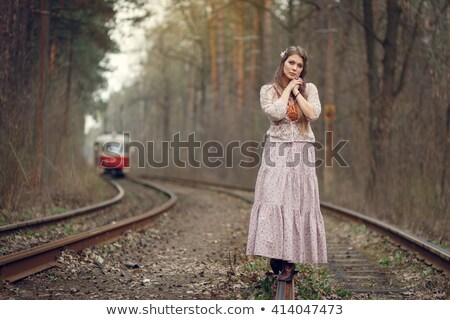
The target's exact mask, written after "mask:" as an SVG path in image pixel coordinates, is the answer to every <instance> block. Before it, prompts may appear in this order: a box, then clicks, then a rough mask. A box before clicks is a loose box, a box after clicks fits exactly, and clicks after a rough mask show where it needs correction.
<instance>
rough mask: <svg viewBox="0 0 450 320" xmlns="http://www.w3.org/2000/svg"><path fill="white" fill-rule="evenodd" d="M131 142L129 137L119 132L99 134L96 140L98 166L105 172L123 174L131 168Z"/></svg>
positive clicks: (95, 152) (95, 148)
mask: <svg viewBox="0 0 450 320" xmlns="http://www.w3.org/2000/svg"><path fill="white" fill-rule="evenodd" d="M129 142H130V141H129V137H128V136H126V135H124V134H123V133H119V132H112V133H105V134H102V135H100V136H98V137H97V138H96V139H95V142H94V157H95V165H96V167H97V168H100V169H103V170H104V173H105V174H111V175H113V176H123V174H124V173H125V172H126V171H128V169H129V168H130V154H129Z"/></svg>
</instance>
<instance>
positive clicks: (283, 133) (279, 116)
mask: <svg viewBox="0 0 450 320" xmlns="http://www.w3.org/2000/svg"><path fill="white" fill-rule="evenodd" d="M306 93H307V95H308V102H309V103H311V104H312V106H313V111H314V117H313V118H306V120H307V121H308V130H307V132H306V134H304V135H302V134H301V133H300V123H299V122H298V121H291V120H290V119H289V118H288V117H287V115H286V114H287V109H288V106H287V104H286V103H284V102H282V101H281V100H280V99H278V96H277V92H276V91H275V88H274V86H273V84H266V85H264V86H262V87H261V91H260V100H261V108H262V109H263V111H264V112H265V113H266V115H267V117H268V118H269V120H270V128H269V130H267V136H268V138H269V141H273V142H282V141H288V142H291V141H310V142H314V141H315V140H316V138H315V137H314V133H313V132H312V129H311V126H310V122H311V121H315V120H317V119H318V118H319V115H320V112H321V110H322V108H321V105H320V100H319V93H318V91H317V88H316V86H315V85H314V84H313V83H307V84H306ZM280 120H281V121H280Z"/></svg>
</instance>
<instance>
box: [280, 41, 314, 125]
mask: <svg viewBox="0 0 450 320" xmlns="http://www.w3.org/2000/svg"><path fill="white" fill-rule="evenodd" d="M282 53H283V54H282V55H281V60H280V64H279V65H278V69H277V71H276V72H275V78H274V81H275V83H276V84H277V85H278V86H279V87H280V88H283V82H282V79H283V76H284V74H283V69H284V63H285V62H286V60H287V59H288V58H289V57H290V56H292V55H294V54H296V55H298V56H300V57H301V58H302V59H303V70H302V72H301V73H300V78H301V79H302V80H303V84H302V85H301V86H300V88H299V91H300V94H301V95H302V96H303V97H304V98H305V99H308V95H307V94H306V81H305V76H306V73H307V72H308V54H307V52H306V50H305V49H304V48H302V47H300V46H290V47H288V48H286V50H285V51H283V52H282ZM291 95H292V96H293V93H292V92H291ZM294 101H295V107H296V109H297V112H298V117H299V122H300V132H301V133H306V132H307V130H308V122H307V121H306V118H305V115H304V114H303V112H302V110H301V109H300V106H299V105H298V103H297V101H296V99H294Z"/></svg>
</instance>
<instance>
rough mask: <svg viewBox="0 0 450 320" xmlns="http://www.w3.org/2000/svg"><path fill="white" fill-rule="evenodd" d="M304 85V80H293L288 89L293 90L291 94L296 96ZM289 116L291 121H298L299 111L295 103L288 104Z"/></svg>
mask: <svg viewBox="0 0 450 320" xmlns="http://www.w3.org/2000/svg"><path fill="white" fill-rule="evenodd" d="M302 83H303V79H301V78H298V79H292V80H291V82H289V84H288V88H289V89H290V90H291V92H293V93H294V95H296V94H298V91H299V88H300V85H301V84H302ZM287 116H288V118H289V119H290V120H291V121H297V120H298V111H297V108H296V107H295V102H294V103H292V104H291V103H288V112H287Z"/></svg>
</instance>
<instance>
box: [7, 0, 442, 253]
mask: <svg viewBox="0 0 450 320" xmlns="http://www.w3.org/2000/svg"><path fill="white" fill-rule="evenodd" d="M149 2H151V1H144V0H93V1H86V0H74V1H67V0H54V1H51V0H40V1H38V0H5V1H2V4H1V8H0V28H1V31H2V32H1V33H0V54H1V55H0V59H1V60H0V65H1V68H0V135H1V137H2V140H3V143H2V152H1V156H0V161H1V165H2V171H1V180H0V197H1V200H0V203H1V208H0V209H1V216H0V221H2V220H4V221H8V220H11V219H13V218H14V214H15V213H16V212H18V211H20V209H19V208H21V206H22V205H21V203H22V202H21V201H23V199H24V198H25V197H27V195H28V193H29V192H30V191H29V190H35V192H37V193H38V194H41V195H42V194H45V195H46V196H44V197H42V201H51V199H52V197H53V196H54V195H55V192H56V191H55V190H58V186H61V185H67V184H68V185H69V187H65V189H64V190H65V192H66V193H67V194H70V193H71V187H70V181H72V182H73V185H75V184H77V185H78V188H83V183H89V182H91V181H92V180H90V179H84V180H83V179H82V177H84V174H85V172H86V171H87V170H88V169H87V167H88V166H87V164H88V163H89V161H90V160H91V159H88V158H86V157H84V156H83V149H84V148H85V145H87V147H88V148H89V146H90V144H91V142H92V139H93V137H95V136H96V135H98V134H99V133H101V132H103V131H120V132H128V133H129V134H130V137H131V139H132V140H134V141H140V142H142V143H143V144H145V143H146V142H148V141H150V142H153V145H154V149H153V150H152V152H150V153H154V154H152V155H153V156H154V157H155V158H156V159H159V158H161V156H162V154H163V153H164V152H165V151H166V150H164V144H162V142H163V141H173V139H174V137H175V136H176V135H177V134H178V135H179V137H180V138H181V140H184V141H186V140H188V136H189V135H190V134H191V133H194V134H195V140H196V141H199V142H200V143H201V144H206V143H208V142H218V143H219V144H220V145H222V146H226V145H229V144H231V143H236V144H241V145H242V144H243V143H244V142H250V145H252V146H253V147H254V150H255V152H257V153H258V154H260V153H261V151H262V148H261V142H262V141H263V140H264V134H265V132H266V130H267V129H268V126H269V122H268V120H267V117H266V116H265V115H264V113H263V112H262V110H261V107H260V101H259V90H260V88H261V86H262V85H263V84H266V83H270V82H272V81H273V79H274V72H275V70H276V68H277V66H278V64H279V61H280V52H282V51H283V50H285V49H286V48H287V47H288V46H290V45H299V46H302V47H303V48H305V49H306V50H307V52H308V73H307V76H306V80H307V82H312V83H314V84H315V85H316V86H317V88H318V91H319V95H320V100H321V103H322V113H321V116H320V118H319V120H317V121H315V122H314V123H312V128H313V131H314V134H315V137H316V141H317V142H318V143H319V145H320V146H323V148H320V147H319V148H317V151H316V154H317V157H318V158H321V159H324V160H325V161H324V162H323V163H322V165H320V166H318V167H317V174H318V178H319V187H320V195H321V200H323V201H328V202H332V203H335V204H338V205H341V206H344V207H346V208H349V209H353V210H356V211H360V212H363V213H365V214H368V215H370V216H372V217H375V218H377V219H380V220H383V221H386V222H389V223H392V224H394V225H396V226H399V227H402V228H405V229H406V230H409V231H411V232H413V233H415V234H418V235H421V236H422V237H424V238H427V239H428V240H430V241H432V242H434V243H438V244H441V245H443V246H446V247H448V246H449V241H450V238H449V233H448V230H449V228H450V219H449V212H450V210H449V209H450V208H449V199H450V190H449V185H448V184H449V181H450V173H449V169H448V163H449V162H450V101H449V90H448V88H449V80H450V69H449V68H450V39H449V35H450V25H449V18H450V12H449V2H448V1H446V0H437V1H429V0H428V1H427V0H384V1H381V0H380V1H372V0H365V1H357V0H340V1H339V0H317V1H301V0H192V1H187V0H166V1H159V2H158V5H159V6H161V7H163V16H162V17H159V18H158V19H156V18H155V17H154V15H153V14H152V12H151V10H147V9H146V8H148V6H146V5H147V4H148V3H149ZM153 5H155V4H154V3H153ZM126 10H130V11H133V12H139V14H136V15H135V16H134V17H132V18H130V19H132V20H133V23H134V24H135V25H136V26H138V27H139V23H140V22H141V21H143V20H151V19H155V22H154V23H153V24H152V26H151V27H147V29H146V30H145V31H146V38H145V46H146V50H147V54H146V59H145V61H143V63H142V65H141V66H140V72H139V75H138V76H137V77H136V78H135V79H134V81H133V83H131V84H129V85H127V86H125V87H123V88H122V90H120V91H117V92H115V93H113V94H112V95H111V96H110V97H109V98H108V100H105V101H103V100H102V99H100V98H98V92H99V90H101V89H102V88H104V87H105V85H106V81H107V79H106V78H105V71H106V70H107V69H108V64H107V62H105V57H106V56H107V53H111V52H117V51H118V50H119V45H118V44H117V43H115V42H114V41H113V40H112V39H111V32H112V30H114V28H117V27H118V24H117V13H118V12H120V11H126ZM87 114H91V115H93V116H95V117H96V118H97V120H98V121H101V123H102V126H101V128H99V129H96V130H91V132H89V133H88V134H87V135H86V136H85V135H84V132H83V128H84V116H85V115H87ZM227 150H228V149H227ZM333 150H334V151H335V152H336V153H338V154H339V156H340V157H341V158H342V159H343V160H345V161H344V162H342V161H337V159H340V158H339V157H337V154H334V153H333ZM147 151H148V150H147ZM203 152H204V150H203ZM333 155H334V156H335V157H334V159H333V157H332V156H333ZM148 156H150V155H148ZM181 156H182V157H185V158H187V157H189V156H192V155H188V154H186V153H182V155H181ZM195 156H196V157H197V158H198V159H201V158H202V150H200V149H198V150H196V155H195ZM222 156H224V155H222ZM227 156H229V157H228V158H229V159H227V160H228V162H231V163H229V164H230V165H229V166H226V165H225V164H223V165H221V166H218V167H216V168H210V167H208V166H204V165H201V166H198V167H193V166H186V167H181V166H179V165H176V164H175V163H173V161H172V162H170V163H169V166H168V167H166V168H154V167H151V166H148V165H146V166H144V167H143V168H133V170H135V172H136V173H137V174H144V173H145V174H150V175H151V174H154V175H164V176H178V177H185V178H190V177H192V178H196V179H203V180H207V181H215V182H226V183H229V184H237V185H241V186H246V187H253V186H254V183H255V179H256V174H257V169H258V168H257V166H252V168H247V167H243V166H241V165H239V164H240V161H241V160H242V159H243V158H245V154H239V153H238V152H233V149H231V152H229V154H228V153H227ZM134 160H135V163H136V161H137V160H136V159H134ZM80 179H81V180H80ZM79 180H80V181H79ZM59 196H61V195H60V194H59ZM47 205H48V204H47ZM45 206H46V205H45V204H43V207H45Z"/></svg>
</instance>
